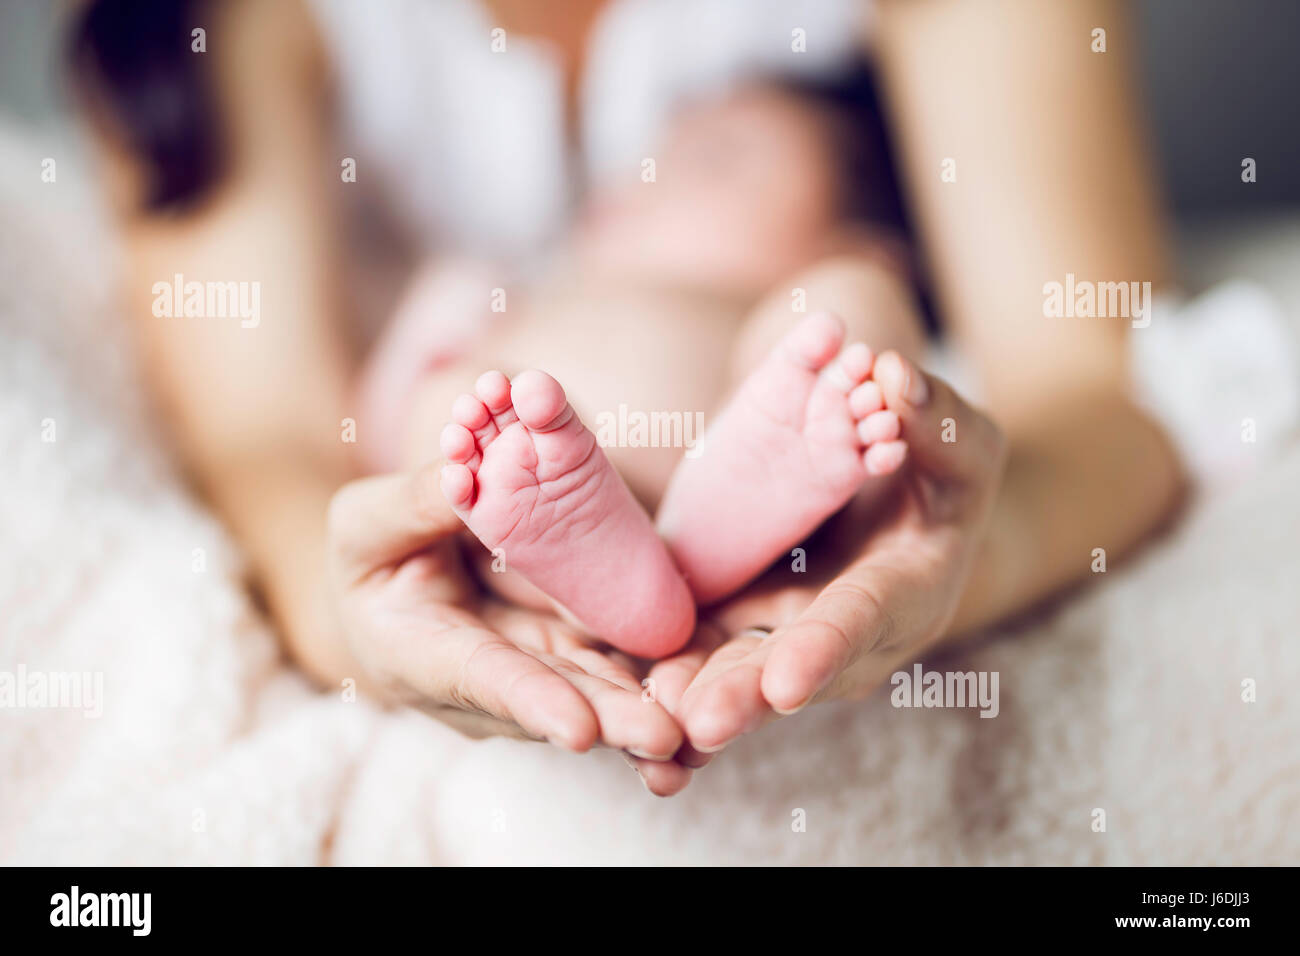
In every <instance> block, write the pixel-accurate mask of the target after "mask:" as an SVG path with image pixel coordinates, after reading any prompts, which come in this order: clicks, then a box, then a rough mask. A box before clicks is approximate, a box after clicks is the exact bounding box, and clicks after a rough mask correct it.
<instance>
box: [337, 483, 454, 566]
mask: <svg viewBox="0 0 1300 956" xmlns="http://www.w3.org/2000/svg"><path fill="white" fill-rule="evenodd" d="M438 480H439V469H438V467H437V466H436V465H427V466H425V467H423V468H420V469H419V470H417V471H415V472H411V473H398V474H389V475H377V476H375V477H372V478H361V479H358V480H357V481H352V482H349V483H348V484H346V485H344V486H343V487H342V488H340V489H339V490H338V491H337V492H336V493H335V494H334V498H333V499H332V500H331V501H330V506H329V536H330V551H331V555H332V557H333V559H334V561H335V566H336V568H337V570H338V571H339V572H340V573H341V574H342V575H343V576H344V577H345V579H346V580H348V581H356V580H358V579H360V578H362V577H365V576H366V575H367V574H370V573H371V572H373V571H375V570H376V569H378V568H382V567H385V566H387V565H390V564H393V563H395V562H397V561H400V560H402V559H403V558H406V557H409V556H410V555H412V554H415V553H416V552H418V551H422V550H424V549H425V548H427V547H429V546H430V545H432V544H434V543H436V542H438V541H440V540H442V539H444V538H448V537H450V536H451V535H453V534H455V533H456V532H457V531H459V530H460V529H461V528H462V527H463V526H462V524H461V521H460V519H459V518H458V517H456V514H455V512H453V511H452V510H451V505H449V504H448V503H447V499H446V498H445V497H443V494H442V492H441V491H440V490H439V487H438Z"/></svg>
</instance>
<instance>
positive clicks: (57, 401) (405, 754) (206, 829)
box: [0, 136, 1300, 864]
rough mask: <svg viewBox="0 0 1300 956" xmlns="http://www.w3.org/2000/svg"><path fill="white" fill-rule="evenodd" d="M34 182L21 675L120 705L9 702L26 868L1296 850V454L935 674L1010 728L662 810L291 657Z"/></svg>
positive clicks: (12, 388) (22, 270)
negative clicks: (994, 701)
mask: <svg viewBox="0 0 1300 956" xmlns="http://www.w3.org/2000/svg"><path fill="white" fill-rule="evenodd" d="M60 155H64V154H63V153H60ZM69 162H73V161H72V160H70V161H69ZM34 168H37V165H36V163H35V162H34V161H33V158H32V157H31V156H21V157H18V158H14V157H13V155H12V150H11V149H10V147H9V145H8V144H7V142H6V140H5V137H3V136H0V173H3V174H4V175H0V223H3V226H2V227H0V452H2V453H3V456H4V461H5V467H4V468H3V469H0V542H3V545H2V546H0V671H3V672H9V673H14V672H16V670H17V668H18V667H19V666H20V665H22V666H23V667H25V668H27V669H28V670H29V671H62V672H97V673H101V674H102V675H103V699H102V714H101V716H99V717H88V716H83V714H82V713H81V712H79V711H76V710H70V709H69V710H42V709H23V710H15V709H0V862H4V863H75V864H106V863H217V862H220V863H286V864H292V863H330V862H333V863H344V864H348V863H383V862H394V863H487V862H507V863H530V862H538V863H544V862H555V863H559V862H592V863H595V862H611V863H633V862H682V863H770V862H789V863H795V862H799V863H837V862H838V863H848V862H860V863H958V862H970V863H1135V864H1151V863H1163V864H1192V863H1296V862H1297V861H1300V828H1297V827H1296V826H1295V825H1294V823H1295V815H1296V808H1297V806H1300V750H1298V749H1297V747H1296V744H1295V742H1296V740H1297V738H1298V737H1300V697H1297V695H1296V694H1295V692H1294V689H1295V687H1296V686H1297V685H1298V684H1300V644H1298V643H1297V641H1296V622H1297V621H1300V588H1297V587H1296V586H1295V585H1296V582H1297V581H1298V580H1300V548H1297V546H1296V542H1297V541H1300V497H1298V496H1297V495H1296V488H1297V487H1300V447H1297V445H1296V444H1295V443H1294V439H1293V438H1286V439H1283V438H1281V437H1278V438H1276V439H1275V444H1274V446H1273V447H1272V448H1271V449H1270V448H1268V447H1266V446H1265V445H1263V444H1261V445H1259V446H1257V448H1258V449H1259V455H1260V461H1259V466H1258V468H1257V469H1256V470H1255V471H1254V472H1253V473H1252V474H1250V475H1248V476H1247V477H1245V478H1243V479H1242V481H1241V482H1240V483H1239V484H1237V485H1236V486H1235V487H1233V488H1231V489H1227V490H1220V491H1218V492H1216V493H1214V494H1213V495H1207V496H1206V497H1204V498H1202V499H1200V500H1199V501H1198V502H1197V504H1196V506H1195V509H1194V510H1193V512H1192V513H1191V514H1190V515H1189V516H1188V517H1187V519H1186V520H1185V521H1184V523H1183V524H1182V525H1181V526H1180V527H1179V528H1178V529H1177V530H1176V532H1175V533H1174V534H1172V536H1170V537H1169V538H1167V539H1166V540H1164V541H1162V542H1160V543H1158V544H1157V545H1155V546H1153V547H1152V548H1151V549H1150V550H1149V551H1147V552H1146V553H1145V554H1144V555H1143V556H1142V557H1140V558H1139V559H1138V560H1136V561H1134V562H1132V563H1131V564H1128V565H1124V566H1112V567H1111V568H1110V570H1109V571H1108V572H1107V573H1106V574H1105V575H1098V576H1097V578H1096V580H1095V581H1093V582H1090V583H1089V584H1088V586H1086V587H1084V588H1081V589H1080V590H1079V591H1078V592H1076V593H1075V594H1073V595H1072V596H1069V597H1067V598H1064V599H1062V601H1061V602H1060V603H1059V605H1058V606H1057V607H1056V608H1054V609H1048V610H1046V611H1044V612H1042V613H1040V614H1039V615H1037V616H1036V617H1035V618H1034V619H1033V620H1031V621H1028V622H1024V623H1022V624H1021V625H1020V626H1018V627H1017V628H1015V629H1012V630H1010V631H1008V632H1007V633H1005V634H1002V635H1000V636H999V638H998V639H996V640H990V641H989V642H986V643H984V644H982V645H980V646H979V647H977V648H975V649H972V650H970V651H968V652H964V653H962V654H960V655H952V656H949V657H948V658H946V659H943V660H935V661H928V662H927V666H928V667H933V668H938V669H945V670H947V669H960V670H968V669H976V670H995V671H998V672H999V674H1000V682H999V686H1000V713H999V715H998V716H997V717H996V718H994V719H980V718H979V717H978V716H977V713H976V712H975V711H973V710H903V709H894V708H893V707H891V706H890V701H889V697H888V694H887V693H882V694H878V695H875V696H874V697H872V698H871V699H869V700H867V701H865V702H863V703H857V704H836V705H827V706H817V707H814V708H811V709H810V710H809V711H808V712H806V713H804V714H801V715H799V716H798V717H795V718H791V719H787V720H784V721H781V722H779V723H778V724H775V725H773V726H772V727H770V728H768V729H767V730H765V731H763V732H761V733H759V734H757V735H754V736H752V737H750V738H748V739H746V740H744V741H742V742H741V743H740V744H738V745H736V746H734V747H732V748H730V749H729V750H728V751H727V752H725V753H724V754H723V755H722V756H721V757H720V758H719V759H717V760H716V761H715V763H714V764H713V765H712V766H710V767H709V768H707V769H706V770H705V771H703V772H701V773H699V774H698V775H697V778H696V780H695V782H694V783H693V784H692V786H691V787H690V788H688V790H687V791H686V792H685V793H684V794H682V795H681V796H679V797H676V798H673V799H671V800H659V799H657V798H654V797H651V796H649V795H648V794H647V793H646V792H645V791H644V790H643V789H642V787H641V785H640V783H639V782H638V779H637V777H636V776H635V774H634V773H633V772H632V771H631V770H630V769H628V768H627V766H626V765H625V764H624V763H623V762H622V761H621V760H620V759H619V758H618V757H617V756H615V755H613V754H609V753H602V754H595V755H591V756H572V755H568V754H564V753H561V752H558V751H555V750H553V749H550V748H547V747H544V746H540V745H528V744H522V743H517V742H512V741H502V740H496V741H486V742H470V741H467V740H463V739H461V738H459V737H457V736H456V735H455V734H453V733H451V732H450V731H447V730H445V729H444V728H442V727H441V726H440V725H438V724H435V723H433V722H432V721H430V720H428V719H427V718H424V717H422V716H420V715H417V714H413V713H381V712H379V711H378V710H376V709H374V708H371V707H369V706H368V705H366V704H365V703H349V702H347V701H346V700H345V698H344V695H343V693H342V692H341V689H338V690H332V691H327V692H318V691H314V690H312V689H310V688H309V687H308V686H307V685H306V683H305V682H304V681H303V680H302V679H301V678H300V677H299V676H297V675H296V674H295V673H293V672H292V671H290V670H289V669H288V668H287V667H286V665H285V664H284V663H283V662H282V661H281V659H280V658H279V656H278V654H277V651H276V647H275V642H274V638H273V636H272V634H271V633H270V631H269V630H268V628H267V627H266V625H265V624H264V623H263V622H262V621H261V620H260V619H259V618H258V617H257V616H256V614H255V613H254V612H253V610H252V608H251V607H250V605H249V602H248V600H247V599H246V597H245V596H244V592H243V590H242V587H241V584H240V571H241V568H240V564H239V561H238V557H237V554H236V552H235V550H234V549H233V547H232V546H231V545H230V543H229V542H228V541H227V539H226V537H225V536H224V534H223V532H222V531H221V529H220V528H219V527H218V525H217V524H216V523H215V522H214V520H213V519H212V518H211V517H210V516H208V515H207V514H206V513H205V512H204V510H203V509H202V508H201V507H200V506H199V505H198V504H197V503H196V502H195V501H194V500H192V499H191V498H190V497H189V496H188V495H187V494H186V493H185V491H184V490H183V489H182V486H181V484H180V482H179V480H178V478H177V475H176V473H175V471H174V469H173V468H172V467H171V466H170V465H169V463H168V461H167V458H166V455H165V454H164V452H163V451H162V445H161V439H160V433H159V431H158V429H157V428H156V427H155V426H153V425H152V424H151V423H150V422H149V420H148V419H147V418H146V417H145V416H144V415H143V414H142V413H141V412H140V409H139V407H138V405H139V403H138V402H137V401H136V400H135V396H136V395H137V389H138V386H137V385H134V384H133V382H135V376H134V374H133V372H132V369H131V367H130V363H129V361H128V360H127V358H126V351H125V339H124V335H123V330H122V328H121V327H120V326H119V324H118V321H119V320H118V319H117V318H116V317H114V316H113V313H112V310H111V308H110V306H109V299H108V298H107V297H106V296H107V289H106V287H105V286H104V284H103V282H102V281H100V280H101V278H102V274H111V273H108V272H107V270H108V269H110V268H111V263H112V258H111V249H109V248H107V247H106V246H105V245H104V244H103V243H102V242H101V241H100V240H98V239H96V238H95V237H96V235H97V233H96V230H95V228H94V222H93V221H89V220H88V219H87V217H86V216H84V215H82V214H81V213H82V212H83V211H84V210H85V209H87V208H88V207H89V204H88V203H86V202H85V201H84V197H77V196H76V195H75V193H73V192H71V191H70V190H71V187H70V186H67V185H64V184H63V183H64V181H65V180H67V181H75V180H76V179H77V178H79V177H78V176H76V175H71V169H72V167H71V166H66V167H65V166H63V165H61V167H60V185H59V186H58V187H50V189H49V190H47V191H44V192H36V191H35V188H34V187H30V186H27V185H19V184H26V183H28V182H29V181H30V170H31V169H34ZM64 169H68V170H69V173H70V174H69V175H67V176H65V175H64V172H63V170H64ZM20 170H23V171H25V172H23V173H21V174H20V172H19V171H20ZM61 207H62V208H65V209H67V210H68V211H70V212H76V213H77V215H75V216H71V217H64V216H61V215H59V214H58V212H57V210H58V209H59V208H61ZM1282 261H1283V262H1286V261H1292V262H1293V261H1294V259H1293V257H1292V258H1291V259H1289V260H1288V259H1287V258H1286V257H1282ZM101 270H103V272H102V274H101ZM1292 315H1293V316H1294V313H1292ZM252 334H256V333H252ZM1208 398H1209V399H1210V400H1212V398H1213V396H1208ZM47 419H48V420H53V421H54V422H55V424H56V431H55V433H54V434H55V440H54V441H52V442H49V441H43V440H42V435H43V428H44V423H45V422H46V420H47ZM1116 493H1117V494H1122V493H1123V489H1116ZM1062 506H1063V507H1068V502H1062ZM195 549H200V550H201V552H202V554H203V557H204V561H203V562H202V564H203V570H202V571H200V572H196V570H195V567H196V565H195V557H196V555H195ZM1246 679H1252V680H1254V681H1255V682H1256V683H1257V695H1258V699H1257V701H1256V702H1254V703H1246V702H1244V701H1243V700H1242V681H1243V680H1246ZM1096 809H1102V810H1104V811H1105V813H1106V831H1105V832H1104V833H1098V832H1094V831H1093V829H1092V825H1093V821H1094V819H1096V818H1095V816H1094V811H1095V810H1096ZM798 811H803V816H804V818H805V819H806V829H805V830H804V832H796V831H795V829H794V828H793V827H792V823H793V822H795V820H796V819H797V814H798Z"/></svg>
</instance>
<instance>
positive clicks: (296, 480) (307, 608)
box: [199, 441, 361, 687]
mask: <svg viewBox="0 0 1300 956" xmlns="http://www.w3.org/2000/svg"><path fill="white" fill-rule="evenodd" d="M350 477H352V471H351V467H350V463H349V461H348V456H347V455H346V454H344V453H343V451H342V443H340V449H339V450H338V451H337V452H334V451H331V450H329V449H322V448H311V447H309V446H305V445H301V444H295V443H294V442H292V441H288V442H285V443H281V444H278V445H276V446H275V447H269V446H262V447H258V448H245V449H239V450H235V451H232V452H227V453H225V454H223V455H222V456H221V459H220V463H219V464H214V465H211V466H209V467H208V469H207V471H206V473H205V474H203V475H201V476H199V481H200V483H201V485H202V486H203V487H202V491H203V492H204V494H205V497H207V499H208V500H209V501H210V502H211V503H212V505H213V507H214V508H215V509H216V511H217V513H218V514H219V515H220V516H221V517H222V518H223V520H224V521H225V522H226V524H227V526H228V527H229V528H230V530H231V532H232V533H233V535H234V536H235V538H236V539H237V540H238V541H239V543H240V545H241V547H242V548H243V551H244V553H245V554H246V555H247V558H248V562H249V572H250V575H251V582H250V583H251V584H252V586H253V587H254V589H255V590H256V592H257V593H258V594H259V595H260V596H261V597H262V599H263V600H264V601H265V604H266V609H267V611H268V613H269V614H270V617H271V619H272V621H273V623H274V624H275V626H276V629H277V631H278V632H279V633H280V635H281V637H282V639H283V641H284V645H285V649H286V651H287V652H288V654H289V655H290V656H291V657H292V658H293V659H294V661H295V662H296V663H297V664H298V665H299V666H300V667H301V668H302V669H303V670H304V671H306V672H307V674H308V675H310V676H311V677H312V678H313V679H315V680H317V681H318V682H320V683H321V684H322V685H325V686H335V687H337V686H338V684H339V682H340V681H341V680H343V679H344V678H349V677H351V678H356V679H360V676H361V675H360V673H359V667H358V666H357V664H356V662H355V660H354V659H353V657H352V655H351V653H350V652H349V651H348V649H347V647H346V645H345V643H344V640H343V633H342V630H341V628H340V625H339V621H338V619H337V617H336V614H335V609H334V607H333V606H332V604H331V601H330V596H329V590H328V583H329V577H328V574H327V571H328V568H327V566H326V511H327V509H328V505H329V501H330V498H331V497H332V496H333V494H334V492H335V491H337V490H338V488H339V487H340V486H341V485H342V484H343V483H344V482H345V481H347V480H348V479H349V478H350Z"/></svg>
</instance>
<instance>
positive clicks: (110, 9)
mask: <svg viewBox="0 0 1300 956" xmlns="http://www.w3.org/2000/svg"><path fill="white" fill-rule="evenodd" d="M206 7H208V3H207V2H206V0H90V2H89V3H87V4H86V7H85V9H84V10H83V11H82V12H81V14H80V16H79V17H78V18H77V20H76V22H75V23H74V24H73V26H72V32H71V35H70V39H69V47H68V57H69V61H70V64H71V69H72V78H73V84H74V87H75V89H76V91H77V92H78V93H79V94H80V95H81V97H82V99H83V100H84V101H85V103H86V105H87V106H88V108H89V110H90V113H91V116H92V118H93V119H95V120H97V121H101V122H103V123H104V124H105V125H106V127H107V130H108V132H109V134H110V135H111V136H113V137H115V138H117V139H120V140H121V142H122V144H123V146H124V147H125V148H126V149H127V150H128V151H129V152H130V153H131V154H132V155H133V156H134V157H136V159H137V160H138V161H139V162H140V163H141V164H142V167H143V169H144V173H145V192H144V195H143V197H142V200H141V202H142V205H143V206H144V207H145V208H146V209H149V210H164V209H182V208H185V207H188V206H192V205H194V204H195V203H196V202H198V201H199V200H201V199H202V198H203V197H204V195H205V194H206V193H207V191H208V190H209V189H210V188H211V187H212V186H213V185H214V184H215V183H216V181H217V180H218V178H219V177H220V174H221V170H222V164H223V160H224V153H223V150H222V146H223V139H222V135H221V130H220V128H219V124H218V119H219V117H218V110H217V104H216V96H215V93H214V91H213V84H212V77H211V75H210V71H209V69H208V65H207V55H206V54H202V53H195V52H192V50H191V31H192V30H193V29H194V28H195V27H197V26H202V25H203V22H202V21H203V14H204V13H205V12H206V11H205V8H206Z"/></svg>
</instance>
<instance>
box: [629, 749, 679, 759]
mask: <svg viewBox="0 0 1300 956" xmlns="http://www.w3.org/2000/svg"><path fill="white" fill-rule="evenodd" d="M627 752H628V753H630V754H631V755H632V756H633V757H640V758H641V759H642V760H659V761H663V760H671V759H672V756H673V755H672V754H652V753H651V752H650V751H648V750H638V749H637V748H635V747H628V748H627Z"/></svg>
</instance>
